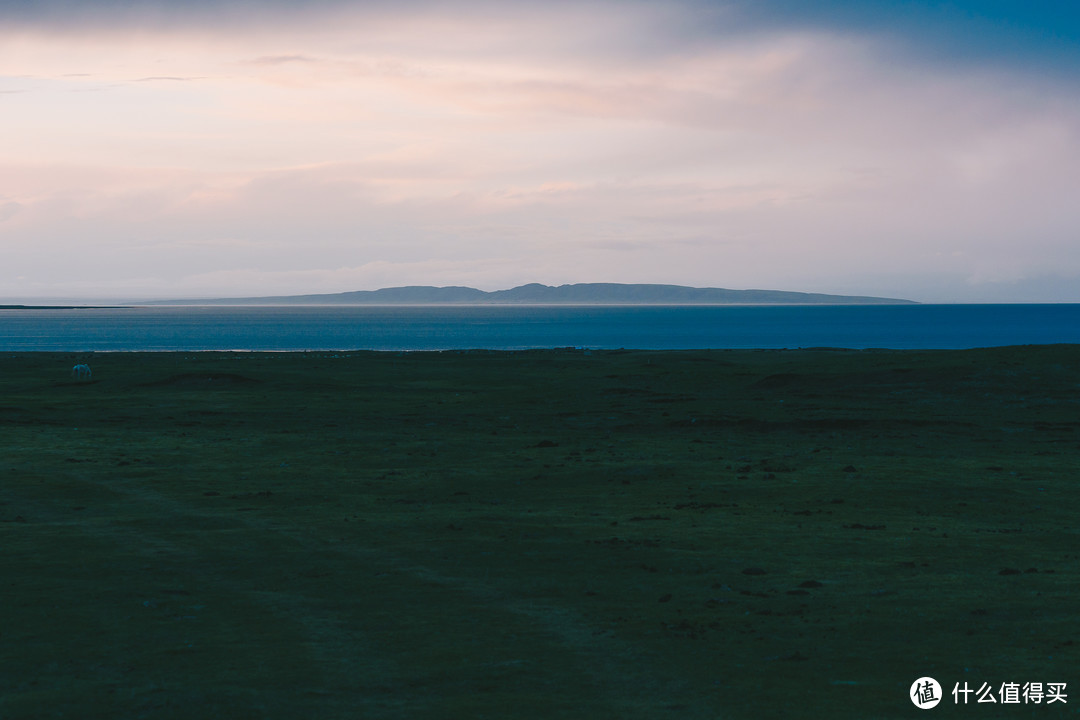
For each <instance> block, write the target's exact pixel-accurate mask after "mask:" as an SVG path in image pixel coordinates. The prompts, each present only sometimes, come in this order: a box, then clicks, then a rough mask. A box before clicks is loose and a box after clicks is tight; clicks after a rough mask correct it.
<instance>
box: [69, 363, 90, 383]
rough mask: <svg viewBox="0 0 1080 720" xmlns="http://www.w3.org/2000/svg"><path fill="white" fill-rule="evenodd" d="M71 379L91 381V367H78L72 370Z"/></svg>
mask: <svg viewBox="0 0 1080 720" xmlns="http://www.w3.org/2000/svg"><path fill="white" fill-rule="evenodd" d="M71 377H73V378H75V379H76V380H89V379H90V366H89V365H76V366H75V367H73V368H71Z"/></svg>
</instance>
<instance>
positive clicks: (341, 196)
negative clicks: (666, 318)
mask: <svg viewBox="0 0 1080 720" xmlns="http://www.w3.org/2000/svg"><path fill="white" fill-rule="evenodd" d="M878 5H881V8H879V9H878V10H877V11H876V14H875V13H874V12H870V13H868V12H867V11H862V12H861V14H860V12H857V11H856V10H855V9H854V8H855V6H854V5H845V4H843V3H838V4H834V9H835V10H837V13H835V14H834V15H835V19H834V21H833V22H831V23H830V22H826V21H825V20H824V18H823V17H822V16H818V15H815V14H813V13H801V14H800V13H798V12H794V11H792V12H788V10H790V8H787V7H786V6H785V5H784V4H783V3H779V2H777V3H765V4H756V5H754V6H752V7H753V8H755V9H754V11H753V12H749V11H748V10H747V6H739V5H736V4H727V3H704V2H686V3H649V2H637V3H619V4H617V5H616V4H613V3H608V2H594V3H569V2H566V3H559V2H554V3H545V4H534V3H516V4H508V3H500V4H497V5H496V4H492V3H453V4H451V3H436V2H428V3H410V4H407V5H401V4H390V3H386V4H379V3H372V4H367V5H364V6H363V8H362V9H357V6H356V5H355V4H352V3H334V2H311V3H306V4H297V3H284V2H281V3H273V2H260V3H254V2H247V3H245V2H239V1H236V2H209V1H207V2H196V3H186V4H183V5H182V6H181V9H177V5H176V4H153V3H145V4H140V5H139V8H140V9H139V11H138V12H135V11H132V10H131V9H130V8H129V6H128V5H127V4H125V3H120V2H117V3H115V4H109V3H94V4H93V5H88V4H75V3H65V2H45V3H33V4H29V3H12V2H0V18H3V19H4V20H5V21H7V22H5V23H3V24H2V25H0V131H2V132H0V157H3V158H4V163H3V164H2V165H0V246H2V247H3V250H4V253H5V258H6V262H5V263H4V265H3V267H0V297H12V298H15V297H33V296H44V295H54V296H55V295H73V294H75V295H78V294H84V295H110V296H118V295H126V294H130V295H132V296H140V297H150V296H157V297H160V296H175V295H190V294H199V295H251V294H279V293H282V292H337V291H342V290H355V289H370V288H374V287H381V286H386V285H396V284H419V283H423V284H440V285H449V284H468V285H473V286H477V287H482V288H484V289H496V288H500V287H509V286H511V285H513V284H518V283H520V282H528V281H541V282H548V283H562V282H583V281H614V282H672V283H681V284H688V285H713V286H725V287H776V288H783V289H793V290H809V291H825V292H852V293H859V294H880V295H901V296H908V297H913V298H915V299H922V300H954V299H957V300H963V299H994V300H999V299H1020V300H1022V299H1038V300H1046V299H1058V300H1072V301H1080V291H1072V290H1070V288H1072V287H1074V286H1073V285H1071V284H1069V283H1068V282H1064V281H1063V282H1060V283H1058V284H1057V285H1052V284H1051V283H1046V282H1043V283H1041V284H1037V283H1035V282H1034V279H1037V278H1041V277H1058V278H1062V279H1065V280H1067V279H1068V278H1076V277H1080V244H1077V243H1076V242H1075V237H1076V231H1077V229H1078V228H1080V210H1078V209H1075V208H1074V207H1073V206H1074V205H1075V202H1073V198H1075V197H1076V196H1077V191H1078V190H1080V187H1078V186H1080V177H1078V174H1077V173H1076V172H1075V168H1076V167H1077V166H1078V161H1080V133H1078V130H1080V97H1078V95H1077V93H1076V86H1075V73H1074V72H1073V67H1072V65H1071V62H1072V61H1071V58H1070V57H1069V55H1068V53H1067V52H1064V51H1062V52H1057V51H1056V50H1054V49H1053V48H1051V49H1050V50H1048V51H1046V52H1045V53H1043V54H1042V55H1041V56H1040V55H1038V53H1037V52H1036V51H1035V50H1033V49H1030V48H1028V46H1027V45H1026V44H1025V43H1027V42H1028V40H1027V39H1028V38H1030V37H1034V36H1038V35H1039V34H1040V33H1042V34H1045V33H1046V32H1049V30H1047V29H1046V28H1045V27H1043V25H1040V23H1039V22H1038V20H1039V17H1038V16H1037V14H1030V13H1029V14H1028V15H1026V16H1023V17H1021V16H1019V15H1014V16H1013V18H1014V24H1016V25H1017V26H1018V27H1019V30H1018V31H1017V34H1016V35H1015V42H1014V43H1013V45H1012V47H1013V48H1014V51H1010V52H997V53H996V54H994V53H993V52H992V51H991V50H989V49H985V50H979V51H978V52H976V51H975V50H974V49H972V50H971V51H968V52H964V53H952V54H950V53H947V52H936V51H933V52H932V51H929V50H928V51H926V52H922V51H921V50H920V48H924V47H926V43H927V42H929V41H926V40H913V39H912V37H913V34H912V33H909V32H907V31H906V30H904V27H905V26H904V23H903V22H899V21H894V22H892V24H891V25H890V26H889V27H886V25H889V23H886V20H887V19H888V18H889V17H898V16H897V15H896V13H897V12H898V11H897V10H896V9H895V8H893V9H889V8H887V7H885V6H884V5H883V4H881V3H878ZM76 6H77V7H76ZM906 7H908V8H911V7H914V6H913V5H912V4H910V3H909V4H906ZM961 7H962V5H961ZM987 7H990V9H991V10H993V9H994V7H997V8H998V10H1001V8H1000V4H999V5H997V6H995V5H994V4H993V3H991V4H990V5H989V6H987ZM845 8H846V9H845ZM928 8H929V6H927V8H924V9H923V10H920V11H919V12H915V13H913V14H912V17H911V18H909V19H908V20H907V21H906V22H915V20H917V19H918V18H919V17H922V18H924V19H925V22H927V23H930V25H931V29H933V30H934V32H936V33H939V34H940V35H942V36H943V37H947V36H949V35H950V33H951V36H952V37H955V38H961V39H962V38H964V37H965V35H964V28H968V27H977V26H982V27H989V26H993V27H999V26H1000V25H1001V23H1002V22H1003V20H1002V18H1004V17H1005V15H1000V16H992V13H987V12H984V13H983V15H982V16H980V17H976V18H968V19H967V21H966V22H968V23H973V24H971V25H964V23H963V22H962V20H963V18H959V19H958V18H957V17H956V12H953V13H952V14H951V15H950V14H942V13H937V14H935V11H933V10H932V8H929V9H928ZM845 13H846V14H845ZM890 13H892V15H890ZM80 18H82V19H89V20H93V22H91V23H90V24H89V25H87V24H85V23H83V24H80V23H82V20H81V19H80ZM1025 18H1026V19H1025ZM76 20H78V22H76ZM890 27H891V29H890ZM1071 27H1072V26H1071V25H1069V24H1068V23H1064V24H1063V28H1064V29H1063V30H1061V31H1060V33H1062V34H1066V35H1067V33H1068V32H1071V29H1070V28H1071ZM950 28H952V30H950ZM931 35H933V33H931ZM959 55H963V57H959ZM1050 66H1052V67H1053V72H1050V71H1047V70H1046V68H1047V67H1050ZM1051 286H1053V287H1057V288H1058V290H1056V291H1055V294H1054V297H1053V298H1047V297H1044V296H1042V294H1040V293H1035V292H1033V290H1032V288H1034V287H1043V288H1046V287H1051ZM1010 293H1012V295H1010Z"/></svg>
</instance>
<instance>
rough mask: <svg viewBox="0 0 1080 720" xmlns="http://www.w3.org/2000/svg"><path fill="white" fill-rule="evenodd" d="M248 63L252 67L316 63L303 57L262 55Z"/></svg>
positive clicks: (312, 59)
mask: <svg viewBox="0 0 1080 720" xmlns="http://www.w3.org/2000/svg"><path fill="white" fill-rule="evenodd" d="M249 62H250V64H252V65H286V64H288V63H311V62H317V61H316V60H315V59H314V58H309V57H307V56H305V55H264V56H263V57H257V58H255V59H254V60H250V61H249Z"/></svg>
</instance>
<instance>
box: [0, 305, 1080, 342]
mask: <svg viewBox="0 0 1080 720" xmlns="http://www.w3.org/2000/svg"><path fill="white" fill-rule="evenodd" d="M1044 343H1080V305H1075V304H1069V305H870V306H867V305H864V306H845V305H830V306H809V307H808V306H798V307H795V306H721V307H717V306H708V307H706V306H693V307H686V306H682V307H625V306H623V307H610V306H609V307H596V306H593V307H566V306H471V307H416V306H411V307H325V306H323V307H295V306H294V307H134V308H108V309H89V308H88V309H78V310H0V350H2V351H13V350H51V351H89V350H93V351H109V350H155V351H165V350H279V351H281V350H454V349H471V348H489V349H505V350H510V349H527V348H552V347H571V346H572V347H586V348H641V349H704V348H799V347H843V348H972V347H991V346H1000V345H1025V344H1044Z"/></svg>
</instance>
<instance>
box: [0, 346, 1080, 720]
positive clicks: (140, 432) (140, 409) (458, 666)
mask: <svg viewBox="0 0 1080 720" xmlns="http://www.w3.org/2000/svg"><path fill="white" fill-rule="evenodd" d="M76 362H88V363H89V364H90V365H91V367H92V368H93V373H94V376H93V379H92V380H91V381H87V382H76V381H74V380H72V379H71V378H70V377H69V372H70V368H71V367H72V365H73V364H75V363H76ZM0 478H2V482H0V718H3V720H15V719H20V720H21V719H24V718H52V717H67V718H196V717H198V718H290V719H294V718H440V719H445V718H590V719H604V718H618V719H633V718H648V719H649V720H656V719H662V718H710V719H713V718H772V717H775V718H795V717H821V718H846V717H852V718H856V717H857V718H892V717H897V718H901V717H914V716H919V714H920V712H921V711H920V710H918V709H917V708H915V706H914V705H912V703H911V702H910V701H909V700H908V699H907V696H908V688H909V686H910V685H911V683H912V682H913V681H914V680H915V679H916V678H918V677H920V676H923V675H929V676H933V677H935V678H937V680H938V681H939V682H940V683H941V684H942V685H943V686H944V692H945V696H946V699H945V701H944V702H943V703H942V704H941V705H940V706H939V707H938V708H936V709H935V710H934V711H932V712H936V713H938V714H939V715H945V716H950V717H952V716H965V717H966V716H971V717H979V718H990V717H1010V718H1011V717H1037V718H1050V717H1061V716H1063V715H1066V714H1068V715H1074V714H1075V713H1076V711H1077V709H1078V708H1080V677H1078V676H1077V674H1076V668H1077V667H1078V666H1080V662H1078V661H1080V616H1078V612H1077V597H1078V593H1077V590H1078V584H1077V582H1078V578H1080V575H1078V572H1080V543H1078V539H1080V537H1078V528H1080V520H1078V518H1077V513H1078V511H1080V493H1078V487H1077V484H1078V480H1080V347H1078V346H1050V347H1022V348H1000V349H986V350H972V351H940V352H939V351H902V352H901V351H840V350H808V351H709V352H696V351H695V352H645V351H617V352H616V351H611V352H603V351H594V352H591V353H588V352H583V351H580V350H561V351H536V352H533V351H529V352H469V353H408V354H396V353H364V352H357V353H293V354H287V353H281V354H274V353H235V354H230V353H194V354H193V353H188V354H171V353H170V354H133V353H116V354H80V355H72V354H47V353H37V354H35V353H30V354H17V355H16V354H6V355H3V356H0ZM965 681H966V682H967V683H969V686H970V687H971V688H972V689H977V688H979V687H980V685H981V684H982V683H984V682H985V683H988V684H990V685H991V686H993V688H994V691H995V694H996V692H997V690H998V688H999V686H1000V684H1001V683H1004V682H1016V683H1020V684H1023V683H1025V682H1032V681H1034V682H1043V683H1050V682H1066V683H1069V684H1068V687H1067V691H1069V692H1070V696H1069V697H1068V704H1067V705H1065V704H1062V703H1055V704H1053V705H1047V704H1045V701H1044V703H1043V704H1041V705H1032V704H1028V705H1024V704H1020V705H1010V706H1004V705H993V706H990V705H981V704H980V705H976V704H975V697H974V696H972V697H971V698H970V701H969V702H970V705H969V706H968V707H967V708H963V707H956V706H954V705H953V698H952V695H951V690H952V688H953V685H954V683H956V682H960V683H963V682H965Z"/></svg>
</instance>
